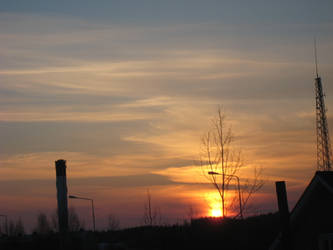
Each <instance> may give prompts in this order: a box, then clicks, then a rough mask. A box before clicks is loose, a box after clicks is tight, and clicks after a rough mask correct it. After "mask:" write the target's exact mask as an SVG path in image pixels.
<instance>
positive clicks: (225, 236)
mask: <svg viewBox="0 0 333 250" xmlns="http://www.w3.org/2000/svg"><path fill="white" fill-rule="evenodd" d="M278 231H279V216H278V214H267V215H260V216H255V217H250V218H247V219H244V220H239V219H237V220H236V219H224V220H221V219H213V218H200V219H195V220H192V222H191V223H190V224H185V225H174V226H144V227H136V228H129V229H124V230H119V231H112V232H96V233H93V232H76V233H70V234H69V235H68V237H67V243H66V245H67V247H66V249H71V250H81V249H82V250H88V249H89V250H90V249H156V250H159V249H161V250H162V249H226V250H236V249H242V250H243V249H248V250H251V249H256V250H261V249H265V250H266V249H268V248H269V245H270V244H271V243H272V241H273V240H274V238H275V237H276V236H277V234H278ZM0 249H1V250H14V249H15V250H16V249H18V250H21V249H22V250H23V249H24V250H29V249H34V250H39V249H43V250H46V249H47V250H53V249H54V250H56V249H60V243H59V235H58V234H56V233H50V234H47V235H37V234H33V235H28V236H21V237H11V238H8V237H2V238H1V239H0Z"/></svg>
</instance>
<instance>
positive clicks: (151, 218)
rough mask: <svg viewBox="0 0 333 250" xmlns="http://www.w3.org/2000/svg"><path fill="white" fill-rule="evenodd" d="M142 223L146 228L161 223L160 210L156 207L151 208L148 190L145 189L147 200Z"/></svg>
mask: <svg viewBox="0 0 333 250" xmlns="http://www.w3.org/2000/svg"><path fill="white" fill-rule="evenodd" d="M143 223H144V225H147V226H153V225H158V224H161V223H162V213H161V210H160V209H159V208H157V207H155V208H153V205H152V201H151V195H150V192H149V189H147V200H146V203H145V205H144V213H143Z"/></svg>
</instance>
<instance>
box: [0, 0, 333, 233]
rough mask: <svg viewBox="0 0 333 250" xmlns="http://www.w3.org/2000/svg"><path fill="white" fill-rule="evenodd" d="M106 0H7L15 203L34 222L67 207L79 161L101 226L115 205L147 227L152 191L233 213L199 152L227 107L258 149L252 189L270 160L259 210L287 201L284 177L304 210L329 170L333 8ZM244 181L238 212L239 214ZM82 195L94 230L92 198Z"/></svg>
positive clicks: (165, 209) (180, 204)
mask: <svg viewBox="0 0 333 250" xmlns="http://www.w3.org/2000/svg"><path fill="white" fill-rule="evenodd" d="M39 2H40V1H39ZM42 2H43V1H42ZM46 2H48V3H47V4H46ZM68 2H69V3H72V0H69V1H68ZM83 2H86V1H83ZM102 2H103V4H104V5H105V6H104V7H105V8H101V7H99V6H95V5H94V4H92V6H90V5H86V4H85V3H81V4H80V5H79V6H78V5H77V4H75V5H73V6H74V7H73V8H71V7H70V6H72V5H70V4H69V6H68V8H66V10H63V9H62V8H61V7H60V6H58V5H57V4H55V3H52V1H45V3H43V4H46V6H44V5H43V4H42V3H40V4H39V5H35V4H31V6H30V5H26V4H24V3H23V2H22V6H20V8H19V9H16V7H13V6H12V5H11V4H9V3H8V4H2V6H0V11H1V15H0V26H1V27H2V28H1V31H0V40H1V43H0V58H1V60H0V102H1V105H0V214H7V215H8V216H9V218H12V219H17V218H19V217H21V218H22V219H23V221H24V223H25V225H26V226H27V228H28V229H29V230H32V229H33V227H34V224H35V221H36V216H37V214H38V213H39V212H40V211H43V212H45V213H47V214H48V215H50V214H52V213H53V212H54V211H55V209H56V206H57V204H56V186H55V166H54V163H55V161H56V160H58V159H65V160H66V161H67V181H68V190H69V194H71V195H78V196H83V197H91V198H93V199H94V202H95V208H96V219H97V227H98V228H99V229H105V228H106V221H107V220H106V218H107V217H108V215H109V214H113V215H115V216H116V217H117V218H119V220H120V224H121V226H122V227H124V228H125V227H131V226H138V225H142V224H143V220H142V218H143V214H144V206H145V202H146V199H147V190H149V192H150V194H151V197H152V204H153V207H154V208H156V209H158V210H159V211H160V213H161V215H162V216H161V218H162V222H163V223H165V224H172V223H183V222H184V220H190V219H191V218H192V217H201V216H213V217H220V216H222V214H221V198H220V197H219V194H218V192H217V191H216V189H215V188H214V186H213V185H212V184H211V183H210V182H209V180H208V179H207V178H206V177H207V176H206V175H207V173H206V172H207V171H206V170H204V169H203V167H202V166H201V165H200V163H199V162H200V154H201V143H202V140H201V139H202V136H203V135H204V134H205V133H206V132H207V131H208V130H209V129H210V127H211V120H212V118H213V117H214V116H216V114H217V107H218V105H222V106H223V109H224V111H225V115H226V123H227V125H228V126H230V128H231V129H232V131H233V134H234V137H235V140H234V148H235V149H237V150H238V149H240V150H241V152H242V155H243V158H244V167H243V168H242V169H241V170H240V172H239V177H240V180H241V184H244V183H245V182H246V180H247V179H250V180H251V178H252V176H253V169H254V168H258V169H262V175H261V178H262V180H263V181H264V183H265V184H264V186H263V187H262V189H260V191H258V192H257V193H256V194H254V195H253V197H252V199H251V202H250V203H249V206H248V209H247V210H246V214H245V216H251V215H257V214H261V213H270V212H275V211H276V210H277V204H276V198H275V189H274V182H275V181H280V180H285V181H286V182H287V189H288V199H289V203H290V207H291V208H292V207H293V205H294V204H295V202H296V201H297V199H298V198H299V197H300V195H301V194H302V191H303V190H304V188H305V186H306V185H307V184H308V183H309V181H310V179H311V178H312V176H313V174H314V172H315V170H316V134H315V105H314V103H315V96H314V65H313V48H312V46H313V45H312V41H313V35H314V34H316V35H317V38H318V42H317V44H318V58H319V65H320V67H319V69H320V74H321V76H322V80H323V85H324V90H325V94H326V100H325V101H326V105H327V108H328V112H327V116H328V123H329V128H330V134H331V135H332V134H333V131H332V127H333V119H332V118H333V112H332V110H333V108H331V107H332V106H333V84H332V82H333V61H332V56H331V55H332V51H333V34H332V30H333V21H330V20H331V19H332V15H331V12H327V13H326V12H325V11H328V10H331V9H332V8H330V7H327V6H326V7H320V6H317V5H316V6H312V8H310V7H309V9H307V8H305V7H304V6H303V7H304V8H305V9H303V10H302V11H304V13H303V14H304V15H299V16H298V15H297V14H298V13H299V11H300V10H299V5H295V4H294V3H290V1H288V3H285V4H283V3H280V1H279V4H278V5H279V6H275V5H274V4H275V3H274V4H273V3H272V5H270V4H266V3H265V4H263V3H262V1H261V2H260V4H259V2H256V1H254V2H256V3H252V4H251V6H250V5H247V4H246V3H243V4H241V5H240V6H237V7H234V3H233V4H230V3H227V1H224V0H223V1H214V4H207V3H204V1H202V3H201V2H200V1H193V2H195V4H192V1H191V4H182V3H183V1H179V2H178V1H174V2H173V1H152V2H153V3H149V5H145V4H138V3H136V2H135V1H133V2H132V3H131V5H130V6H128V3H125V2H126V1H124V2H123V1H120V2H121V3H120V2H119V3H118V4H117V5H116V6H115V5H114V1H102ZM143 2H146V1H145V0H144V1H143ZM157 2H160V3H159V4H160V5H161V6H163V7H161V6H160V5H159V4H158V5H156V3H157ZM176 2H177V3H176ZM181 2H182V3H181ZM185 2H186V1H184V3H185ZM49 4H50V6H49ZM103 4H102V5H103ZM146 4H147V2H146ZM330 4H331V3H329V4H327V5H329V6H330ZM243 5H244V6H243ZM43 6H44V7H43ZM147 6H150V7H149V8H148V9H147ZM272 6H275V7H272ZM323 6H324V4H323ZM17 7H19V6H17ZM257 7H258V8H257ZM6 8H7V9H6ZM77 8H79V9H80V11H77ZM94 8H96V9H94ZM117 8H120V9H117ZM150 8H151V9H150ZM313 8H322V9H321V10H320V11H319V10H318V13H321V15H320V17H318V18H312V19H313V22H314V23H313V22H312V21H311V22H310V20H312V19H311V18H308V17H309V16H311V15H312V14H313V13H314V11H313ZM91 9H94V10H95V12H94V11H90V10H91ZM134 10H135V11H134ZM152 10H154V11H152ZM262 10H265V11H262ZM292 10H294V11H295V13H290V11H292ZM104 11H105V12H104ZM216 11H217V12H216ZM280 12H281V13H280ZM96 13H98V14H96ZM214 13H215V14H214ZM230 13H233V14H232V15H230ZM277 13H280V15H278V16H276V15H277ZM234 14H235V17H234ZM304 17H307V18H306V19H305V18H304ZM327 20H328V21H327ZM268 24H269V25H268ZM231 186H232V188H231V190H230V192H228V193H227V199H226V203H227V205H232V207H233V208H232V209H230V210H228V211H227V212H228V213H227V216H235V215H237V213H238V209H239V208H238V207H237V202H238V199H237V192H236V190H235V183H232V185H231ZM235 204H236V205H235ZM69 206H71V207H74V208H75V209H76V210H77V211H78V213H79V216H80V218H82V220H84V221H85V224H86V227H87V228H91V226H92V225H91V220H90V206H89V204H87V202H85V201H80V200H69Z"/></svg>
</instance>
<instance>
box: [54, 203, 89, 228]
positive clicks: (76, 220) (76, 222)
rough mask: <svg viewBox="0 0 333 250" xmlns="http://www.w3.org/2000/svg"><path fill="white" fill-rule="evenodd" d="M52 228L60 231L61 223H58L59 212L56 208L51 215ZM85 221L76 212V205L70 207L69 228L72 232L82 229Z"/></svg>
mask: <svg viewBox="0 0 333 250" xmlns="http://www.w3.org/2000/svg"><path fill="white" fill-rule="evenodd" d="M50 221H51V223H50V224H51V228H52V230H53V231H55V232H58V230H59V224H58V213H57V210H54V211H53V213H52V214H51V217H50ZM84 227H85V223H84V221H82V220H81V219H80V217H79V215H78V213H77V212H76V210H75V208H74V207H70V208H69V209H68V230H69V231H70V232H76V231H79V230H81V229H84Z"/></svg>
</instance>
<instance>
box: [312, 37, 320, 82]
mask: <svg viewBox="0 0 333 250" xmlns="http://www.w3.org/2000/svg"><path fill="white" fill-rule="evenodd" d="M313 46H314V57H315V65H316V76H317V78H318V77H319V76H318V58H317V40H316V37H314V38H313Z"/></svg>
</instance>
